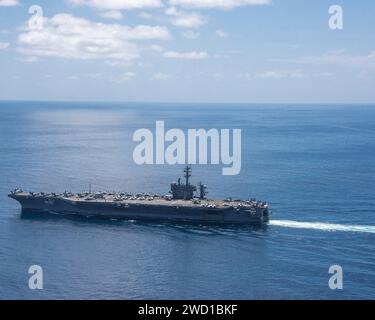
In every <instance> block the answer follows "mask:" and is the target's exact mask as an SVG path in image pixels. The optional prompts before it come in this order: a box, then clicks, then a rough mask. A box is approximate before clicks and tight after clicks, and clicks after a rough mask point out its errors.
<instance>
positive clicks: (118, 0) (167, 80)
mask: <svg viewBox="0 0 375 320" xmlns="http://www.w3.org/2000/svg"><path fill="white" fill-rule="evenodd" d="M35 5H36V6H39V8H41V9H42V12H41V11H40V10H39V9H38V10H36V9H35V7H34V8H33V7H32V6H35ZM332 5H339V6H341V8H342V10H343V29H331V28H330V27H329V19H330V18H331V16H332V14H330V13H329V8H330V7H331V6H332ZM30 7H31V8H30ZM41 13H42V15H40V14H41ZM36 15H38V17H39V16H40V17H41V18H38V17H36ZM374 88H375V1H373V0H359V1H354V0H341V1H339V0H314V1H312V0H309V1H307V0H106V1H104V0H54V1H51V0H49V1H47V0H32V1H28V0H0V100H47V101H48V100H56V101H108V102H111V101H114V102H116V101H124V102H126V101H139V102H212V103H217V102H222V103H348V104H349V103H375V89H374Z"/></svg>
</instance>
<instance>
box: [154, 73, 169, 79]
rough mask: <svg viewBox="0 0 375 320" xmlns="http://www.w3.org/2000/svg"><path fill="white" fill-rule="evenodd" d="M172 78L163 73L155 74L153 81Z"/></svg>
mask: <svg viewBox="0 0 375 320" xmlns="http://www.w3.org/2000/svg"><path fill="white" fill-rule="evenodd" d="M169 78H170V75H169V74H166V73H162V72H158V73H155V74H154V75H153V76H152V78H151V79H152V80H167V79H169Z"/></svg>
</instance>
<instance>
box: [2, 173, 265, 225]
mask: <svg viewBox="0 0 375 320" xmlns="http://www.w3.org/2000/svg"><path fill="white" fill-rule="evenodd" d="M191 172H192V171H191V167H190V166H186V168H185V170H184V173H185V174H184V178H185V181H184V182H182V181H181V179H180V178H179V179H178V181H177V182H173V183H172V184H171V189H170V192H169V193H168V194H166V195H160V194H150V193H128V192H91V191H90V192H84V193H78V194H74V193H71V192H67V191H66V192H64V193H62V194H56V193H44V192H38V193H35V192H25V191H23V190H21V189H15V190H14V191H12V192H11V193H10V194H9V195H8V196H9V197H10V198H13V199H15V200H17V201H18V202H19V203H20V204H21V206H22V212H23V213H27V212H39V213H54V214H67V215H80V216H85V217H104V218H110V219H126V220H136V221H162V222H168V221H171V222H182V223H199V224H206V223H208V224H245V225H246V224H250V225H251V224H264V223H267V222H268V221H269V219H270V211H269V206H268V204H267V203H266V202H263V201H257V200H255V199H248V200H240V199H232V198H228V199H225V200H212V199H208V198H207V186H206V185H204V184H202V183H199V184H198V185H197V186H195V185H193V184H191V183H190V178H191Z"/></svg>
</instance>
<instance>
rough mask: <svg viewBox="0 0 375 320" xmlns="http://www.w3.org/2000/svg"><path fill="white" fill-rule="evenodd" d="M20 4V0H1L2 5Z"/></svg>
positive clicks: (0, 5) (0, 4)
mask: <svg viewBox="0 0 375 320" xmlns="http://www.w3.org/2000/svg"><path fill="white" fill-rule="evenodd" d="M19 4H20V3H19V1H18V0H0V7H13V6H18V5H19Z"/></svg>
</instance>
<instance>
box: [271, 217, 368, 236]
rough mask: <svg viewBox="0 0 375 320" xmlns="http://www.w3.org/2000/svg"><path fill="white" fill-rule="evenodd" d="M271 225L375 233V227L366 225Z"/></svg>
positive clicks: (274, 223) (287, 222)
mask: <svg viewBox="0 0 375 320" xmlns="http://www.w3.org/2000/svg"><path fill="white" fill-rule="evenodd" d="M270 225H271V226H279V227H286V228H297V229H315V230H324V231H346V232H364V233H375V226H364V225H348V224H335V223H324V222H298V221H290V220H271V221H270Z"/></svg>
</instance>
